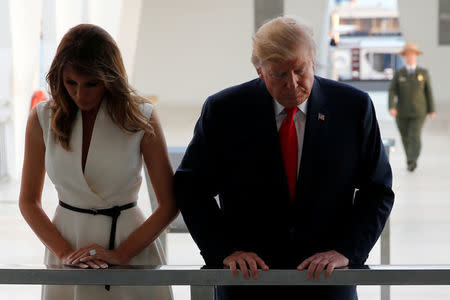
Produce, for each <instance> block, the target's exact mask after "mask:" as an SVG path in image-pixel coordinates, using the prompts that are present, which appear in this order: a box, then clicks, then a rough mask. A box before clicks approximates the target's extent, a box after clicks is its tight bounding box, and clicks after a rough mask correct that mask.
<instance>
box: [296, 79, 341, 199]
mask: <svg viewBox="0 0 450 300" xmlns="http://www.w3.org/2000/svg"><path fill="white" fill-rule="evenodd" d="M330 117H332V116H330V115H329V114H328V110H327V106H326V99H325V96H324V95H323V94H322V91H321V88H320V83H319V81H318V79H317V78H315V80H314V84H313V88H312V90H311V94H310V96H309V99H308V111H307V116H306V124H305V136H304V139H303V150H302V158H301V163H300V169H299V173H298V174H299V175H298V179H297V188H296V196H295V199H296V202H299V201H300V202H302V199H301V195H307V194H308V190H309V188H310V187H311V180H313V178H312V176H311V175H312V174H314V173H315V172H314V171H315V170H314V169H315V168H316V165H315V161H316V160H317V159H319V156H320V151H321V145H322V144H323V142H324V140H325V138H326V136H325V135H326V128H327V124H328V120H329V118H330Z"/></svg>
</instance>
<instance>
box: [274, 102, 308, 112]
mask: <svg viewBox="0 0 450 300" xmlns="http://www.w3.org/2000/svg"><path fill="white" fill-rule="evenodd" d="M308 100H309V98H307V99H306V100H305V101H303V103H302V104H299V105H297V107H298V109H299V110H301V111H302V113H303V114H304V115H305V116H306V113H307V111H308ZM273 103H274V107H275V115H276V116H278V115H279V114H281V113H283V111H284V106H283V105H281V104H280V102H278V101H277V99H275V98H274V99H273Z"/></svg>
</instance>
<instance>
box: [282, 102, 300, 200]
mask: <svg viewBox="0 0 450 300" xmlns="http://www.w3.org/2000/svg"><path fill="white" fill-rule="evenodd" d="M284 110H285V111H286V112H287V116H286V117H285V118H284V120H283V123H282V124H281V127H280V131H279V135H280V144H281V152H282V153H283V161H284V169H285V171H286V178H287V181H288V185H289V194H290V196H291V201H294V195H295V185H296V183H297V167H298V142H297V130H296V129H295V124H294V116H295V113H296V112H297V111H298V107H293V108H285V109H284Z"/></svg>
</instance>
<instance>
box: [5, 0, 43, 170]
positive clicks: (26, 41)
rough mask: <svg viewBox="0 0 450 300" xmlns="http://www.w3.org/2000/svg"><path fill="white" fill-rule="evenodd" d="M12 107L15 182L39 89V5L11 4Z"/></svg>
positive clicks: (20, 0)
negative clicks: (32, 106) (27, 126)
mask: <svg viewBox="0 0 450 300" xmlns="http://www.w3.org/2000/svg"><path fill="white" fill-rule="evenodd" d="M9 6H10V7H9V8H10V26H11V27H10V28H11V37H12V39H11V40H12V54H13V55H12V61H13V76H12V84H13V88H12V100H13V101H12V104H13V124H14V148H15V150H14V153H15V158H14V161H13V163H12V167H11V170H10V174H9V175H10V176H11V177H13V178H18V177H19V176H20V170H21V165H22V160H23V153H24V138H25V128H26V122H27V117H28V110H29V106H30V99H31V96H32V93H33V91H34V90H35V89H37V88H38V78H39V49H40V29H41V13H40V12H41V11H42V1H40V0H36V1H26V0H11V1H9Z"/></svg>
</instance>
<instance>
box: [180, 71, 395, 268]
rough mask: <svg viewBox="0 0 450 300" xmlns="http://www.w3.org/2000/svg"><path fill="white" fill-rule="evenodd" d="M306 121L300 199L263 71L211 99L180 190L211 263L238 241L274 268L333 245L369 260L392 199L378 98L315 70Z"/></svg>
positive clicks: (184, 164)
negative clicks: (286, 168) (260, 76)
mask: <svg viewBox="0 0 450 300" xmlns="http://www.w3.org/2000/svg"><path fill="white" fill-rule="evenodd" d="M305 126H306V127H305V136H304V144H303V152H302V157H301V164H300V169H299V175H298V182H297V187H296V193H295V200H294V202H293V203H292V202H291V201H290V199H289V198H290V197H289V189H288V184H287V180H286V176H285V172H284V166H283V158H282V154H281V149H280V143H279V137H278V131H277V127H276V122H275V113H274V107H273V98H272V96H271V95H270V94H269V92H268V91H267V89H266V86H265V83H264V81H262V80H260V79H255V80H252V81H249V82H246V83H243V84H241V85H237V86H234V87H231V88H228V89H225V90H223V91H221V92H219V93H217V94H215V95H212V96H210V97H209V98H208V99H207V100H206V102H205V104H204V106H203V110H202V113H201V116H200V118H199V120H198V122H197V124H196V127H195V131H194V137H193V139H192V141H191V143H190V144H189V147H188V148H187V151H186V154H185V156H184V158H183V161H182V163H181V165H180V167H179V168H178V170H177V172H176V174H175V195H176V199H177V203H178V205H179V208H180V210H181V213H182V215H183V218H184V220H185V222H186V225H187V226H188V228H189V231H190V233H191V235H192V237H193V238H194V240H195V242H196V243H197V245H198V247H199V248H200V250H201V254H202V256H203V257H204V259H205V262H206V264H207V265H209V266H219V267H222V266H223V263H222V261H223V259H224V258H225V257H226V256H228V255H229V254H231V253H232V252H234V251H236V250H242V251H253V252H255V253H257V254H258V255H259V256H261V258H262V259H263V260H264V261H265V262H266V263H267V264H268V265H269V267H270V268H295V267H296V266H297V265H298V264H299V263H300V262H301V261H302V260H303V259H305V258H307V257H309V256H311V255H313V254H315V253H317V252H320V251H327V250H336V251H338V252H340V253H342V254H343V255H345V256H346V257H347V258H348V259H349V260H350V263H351V264H363V263H364V261H365V260H366V258H367V256H368V254H369V252H370V250H371V248H372V247H373V245H374V244H375V242H376V240H377V239H378V237H379V235H380V234H381V231H382V229H383V226H384V224H385V222H386V220H387V218H388V216H389V213H390V211H391V208H392V205H393V201H394V194H393V192H392V190H391V184H392V173H391V168H390V165H389V161H388V157H387V155H386V152H385V150H384V147H383V144H382V141H381V138H380V132H379V128H378V124H377V120H376V116H375V111H374V107H373V104H372V101H371V99H370V97H369V96H368V95H367V93H365V92H362V91H360V90H357V89H355V88H353V87H350V86H348V85H344V84H341V83H338V82H335V81H331V80H327V79H324V78H320V77H317V76H316V77H315V80H314V84H313V88H312V91H311V95H310V97H309V100H308V112H307V120H306V125H305ZM216 195H218V197H219V201H220V207H219V206H218V205H217V202H216V201H215V199H214V197H215V196H216ZM286 249H288V250H286Z"/></svg>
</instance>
